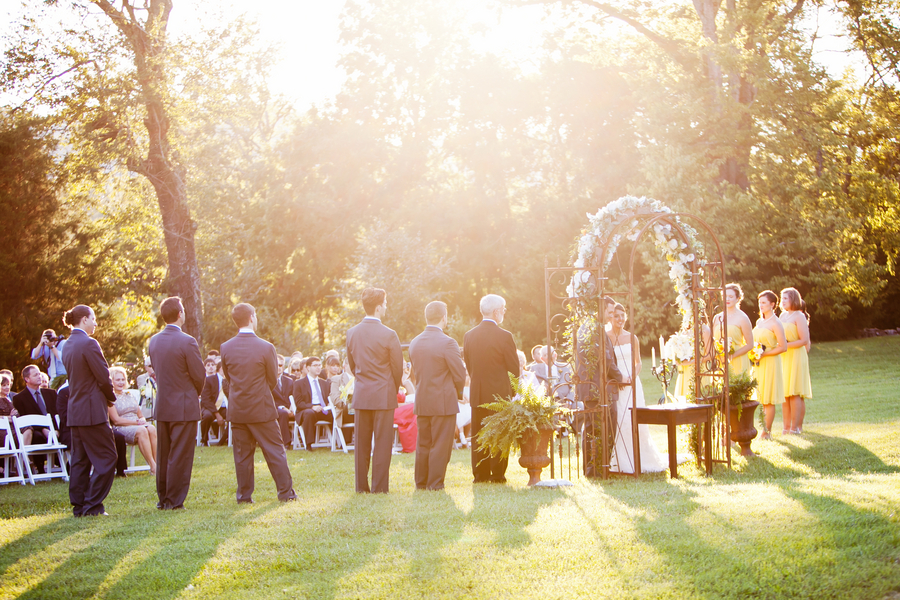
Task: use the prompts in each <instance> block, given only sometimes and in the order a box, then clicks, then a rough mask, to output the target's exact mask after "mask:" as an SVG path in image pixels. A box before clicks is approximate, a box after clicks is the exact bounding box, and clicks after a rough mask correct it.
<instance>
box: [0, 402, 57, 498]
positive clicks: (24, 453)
mask: <svg viewBox="0 0 900 600" xmlns="http://www.w3.org/2000/svg"><path fill="white" fill-rule="evenodd" d="M29 427H38V428H41V429H46V430H47V431H48V435H47V442H46V443H43V444H38V443H31V444H26V443H25V430H27V429H28V428H29ZM0 431H3V432H5V433H6V435H5V436H4V438H5V439H4V441H3V445H2V446H0V458H2V460H3V476H2V477H0V484H5V483H20V484H22V485H25V481H28V483H30V484H31V485H34V484H35V481H42V480H44V479H53V478H57V477H59V478H61V479H62V480H63V481H68V480H69V473H68V471H66V458H65V454H64V453H65V451H66V447H65V445H63V444H60V443H59V439H58V438H57V436H56V427H54V425H53V418H52V417H51V416H50V415H25V416H24V417H12V420H11V421H10V420H9V419H8V418H6V417H0ZM13 432H15V436H16V437H15V440H16V443H15V444H13ZM32 456H44V457H46V464H45V465H44V472H43V473H36V472H34V470H33V469H32V468H31V457H32ZM54 459H55V460H54ZM10 461H12V463H10ZM13 468H14V469H15V472H16V474H15V475H13V474H12V471H13Z"/></svg>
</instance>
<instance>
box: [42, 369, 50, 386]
mask: <svg viewBox="0 0 900 600" xmlns="http://www.w3.org/2000/svg"><path fill="white" fill-rule="evenodd" d="M41 389H42V390H49V389H50V376H49V375H47V374H46V373H44V372H43V371H41Z"/></svg>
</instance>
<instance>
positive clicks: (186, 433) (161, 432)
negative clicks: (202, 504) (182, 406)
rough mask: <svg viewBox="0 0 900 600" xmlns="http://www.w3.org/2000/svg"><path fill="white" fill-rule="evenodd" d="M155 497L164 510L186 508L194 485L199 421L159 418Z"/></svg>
mask: <svg viewBox="0 0 900 600" xmlns="http://www.w3.org/2000/svg"><path fill="white" fill-rule="evenodd" d="M156 433H157V440H156V443H157V446H156V450H157V455H156V496H157V497H158V498H159V507H160V508H162V509H165V510H169V509H172V508H184V499H185V498H187V495H188V489H190V487H191V470H192V469H193V468H194V448H195V447H196V445H197V421H157V422H156Z"/></svg>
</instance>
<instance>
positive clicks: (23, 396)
mask: <svg viewBox="0 0 900 600" xmlns="http://www.w3.org/2000/svg"><path fill="white" fill-rule="evenodd" d="M22 379H24V380H25V389H24V390H22V391H21V392H19V393H18V394H16V395H15V396H13V399H12V401H13V406H15V408H16V410H17V411H18V412H19V415H21V416H23V417H24V416H26V415H51V416H53V415H55V414H56V392H55V391H54V390H42V389H41V372H40V370H39V369H38V368H37V367H36V366H34V365H28V366H27V367H25V368H24V369H22ZM22 433H23V436H22V437H23V438H24V442H25V444H26V445H27V444H32V443H34V444H46V443H47V439H48V438H47V436H49V435H50V430H49V429H47V428H44V427H29V428H28V430H27V431H23V432H22ZM36 458H37V459H38V460H36V462H35V466H36V467H37V469H38V472H40V473H43V463H44V461H43V458H40V457H36Z"/></svg>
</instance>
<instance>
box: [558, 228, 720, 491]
mask: <svg viewBox="0 0 900 600" xmlns="http://www.w3.org/2000/svg"><path fill="white" fill-rule="evenodd" d="M634 220H638V221H645V222H644V225H643V227H641V229H640V230H639V232H638V234H637V236H636V237H635V239H634V245H633V246H632V249H631V256H630V259H629V265H628V289H627V291H625V292H609V293H606V292H605V283H606V281H607V280H608V277H607V276H606V275H605V270H606V269H605V268H604V265H606V263H607V254H608V253H609V249H610V242H611V241H612V240H614V239H616V238H618V240H619V241H621V240H622V239H624V235H622V233H620V232H621V231H623V228H625V231H624V233H625V234H628V233H630V232H631V231H633V230H634V229H636V227H637V225H635V226H634V227H631V226H630V225H629V224H630V223H631V222H632V221H634ZM689 222H692V223H690V224H695V225H696V226H699V227H700V229H701V230H703V231H704V232H705V233H706V234H707V235H708V236H709V238H710V239H711V240H712V242H713V244H714V245H715V252H716V257H714V258H717V259H718V260H710V257H709V256H707V257H706V259H707V263H706V265H705V268H706V270H707V274H709V273H710V271H718V274H719V277H718V279H719V283H720V284H721V285H719V286H715V287H711V286H710V285H709V284H708V285H707V286H701V281H700V266H699V264H698V261H697V260H694V261H692V262H691V263H690V266H691V300H692V302H691V306H692V312H693V314H692V315H691V317H692V322H693V323H694V327H693V335H694V375H693V376H694V397H693V401H695V402H696V401H697V400H698V399H700V398H702V396H701V392H702V389H703V388H702V381H703V379H704V378H708V379H709V380H710V381H712V382H714V383H713V390H714V391H713V393H714V394H715V395H718V394H721V395H722V400H721V402H713V404H715V406H716V407H717V408H716V413H715V419H714V424H712V425H711V426H712V427H714V430H713V431H714V432H721V434H722V435H723V436H724V438H725V439H724V440H723V442H722V443H715V442H714V443H713V448H712V449H710V451H711V452H713V453H714V456H713V460H714V462H719V463H726V464H727V466H728V468H729V469H730V468H731V452H730V447H731V427H730V415H731V411H730V403H729V398H728V384H729V381H728V379H729V374H728V360H727V357H725V359H724V360H723V361H722V363H723V364H722V365H719V364H718V362H719V361H718V356H717V353H716V352H715V349H714V336H715V332H714V331H713V330H712V326H711V325H710V340H711V345H712V347H711V348H709V349H708V351H709V355H710V359H709V360H705V357H704V355H703V354H701V347H702V343H701V340H702V337H701V336H702V335H703V324H704V323H703V322H701V320H700V317H701V313H700V303H699V299H700V298H701V297H702V296H703V295H704V294H705V295H706V296H707V297H708V298H709V299H712V297H713V296H715V297H717V298H718V299H720V301H721V306H722V307H723V310H722V332H723V333H722V335H723V339H724V337H725V335H726V332H727V330H728V321H727V319H728V314H727V313H728V311H727V310H724V304H725V303H724V295H725V285H726V281H727V280H726V273H725V259H724V254H723V252H722V247H721V245H720V244H719V240H718V238H717V237H716V235H715V233H714V232H713V231H712V229H711V228H710V227H709V225H708V224H707V223H706V222H705V221H704V220H703V219H701V218H699V217H697V216H696V215H693V214H690V213H665V212H645V213H637V214H632V215H628V216H627V217H626V218H623V219H620V220H619V221H618V222H617V223H615V224H614V226H613V227H612V229H611V230H610V231H609V233H608V235H607V236H606V241H605V242H604V243H603V244H602V246H601V252H600V262H599V264H600V265H601V266H600V267H597V268H593V269H590V268H582V269H578V268H575V267H571V266H570V267H566V268H559V267H557V268H550V267H548V266H547V262H546V261H545V264H544V266H545V306H546V311H547V338H546V339H547V345H546V349H547V356H548V357H549V356H551V353H550V341H551V340H552V339H553V337H552V334H553V333H556V334H558V333H559V331H560V329H561V326H560V325H559V324H557V325H556V326H555V327H554V326H553V322H554V320H555V319H557V317H559V316H561V315H560V314H556V315H552V316H551V314H550V305H551V304H550V302H551V297H550V296H551V294H550V285H551V279H552V278H553V277H554V275H556V274H557V273H560V272H570V273H571V272H576V273H577V272H583V271H587V272H589V273H592V274H593V275H594V276H595V278H596V279H595V281H596V282H597V296H596V297H595V298H593V297H592V300H595V301H596V302H597V313H598V314H597V315H596V318H597V320H598V323H599V324H601V327H602V324H603V323H605V319H604V318H602V315H600V314H599V312H600V310H602V308H601V304H600V303H601V302H602V298H603V297H604V296H607V295H608V296H610V297H615V296H625V297H626V301H627V306H628V310H629V314H632V315H633V314H634V262H635V255H636V252H635V251H636V249H637V247H638V245H639V243H640V242H641V241H642V239H643V238H644V236H645V234H646V233H647V231H648V230H650V229H651V228H652V227H653V226H654V225H656V224H658V223H663V224H665V225H669V226H670V227H671V228H672V231H673V232H674V233H675V234H677V237H678V238H680V239H681V241H682V242H684V243H685V244H687V246H688V248H687V252H688V253H694V254H696V252H695V248H694V247H693V246H692V244H691V239H690V237H689V236H688V235H687V233H686V231H685V230H684V228H683V226H682V225H687V224H689ZM626 225H628V227H627V228H626ZM617 249H618V248H616V249H615V250H614V252H613V253H612V255H614V254H615V251H617ZM612 255H610V258H611V257H612ZM573 300H574V299H571V298H570V299H566V300H564V302H563V305H564V306H565V305H566V304H567V303H570V302H572V301H573ZM570 311H571V309H570ZM705 312H706V313H708V312H709V303H707V310H706V311H705ZM573 327H574V328H575V329H577V324H573ZM572 335H573V336H576V335H577V331H573V334H572ZM601 339H602V338H601ZM636 353H637V349H636V348H635V347H634V346H632V354H631V373H632V374H633V373H634V372H635V365H636ZM574 354H575V355H574V356H573V357H572V358H571V361H574V363H575V369H574V370H573V372H572V374H571V376H570V377H569V380H568V381H565V382H557V381H554V378H553V377H552V373H551V369H550V365H548V373H547V375H548V381H549V384H550V389H551V390H556V389H558V388H559V387H561V386H562V385H566V384H568V385H571V386H575V385H578V384H582V385H583V384H591V385H592V386H595V387H599V388H600V390H599V391H600V398H601V400H600V405H599V406H600V407H601V408H600V411H603V410H604V409H606V408H607V407H608V406H609V400H608V398H607V390H606V386H605V385H600V386H596V384H595V383H593V382H591V381H590V380H589V379H590V378H588V381H582V380H581V379H580V377H579V373H581V370H580V369H579V366H580V365H579V362H580V357H579V356H577V352H575V353H574ZM599 355H600V356H599V360H600V367H601V372H603V373H605V372H606V352H605V351H603V352H600V353H599ZM704 363H706V365H705V366H706V368H704ZM718 378H721V379H722V386H721V391H718V392H717V391H716V390H718V389H719V388H718V386H717V385H716V384H715V381H716V379H718ZM631 405H632V409H633V410H634V409H636V408H637V388H636V386H635V385H632V386H631ZM719 406H722V407H723V410H719ZM587 412H590V411H587ZM595 412H598V411H595ZM604 414H605V413H604ZM607 421H608V419H606V418H603V419H602V430H601V435H602V441H601V446H602V458H601V462H602V465H601V476H602V477H603V478H604V479H607V478H608V477H609V474H610V472H611V471H610V460H611V457H610V456H608V449H607V444H606V443H605V442H606V440H607V439H608V437H607V436H608V435H609V434H610V432H609V423H607ZM631 428H632V444H633V448H632V452H633V456H634V473H633V475H634V477H637V476H638V475H639V474H640V473H641V457H640V438H639V435H638V423H637V420H636V419H632V420H631ZM715 438H716V440H718V439H719V438H720V435H716V436H715ZM717 450H721V451H723V452H722V453H723V454H724V457H720V458H716V457H715V451H717ZM560 452H561V448H560ZM585 460H587V457H586V456H585ZM552 472H553V462H552V461H551V475H552Z"/></svg>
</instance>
